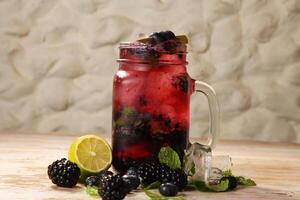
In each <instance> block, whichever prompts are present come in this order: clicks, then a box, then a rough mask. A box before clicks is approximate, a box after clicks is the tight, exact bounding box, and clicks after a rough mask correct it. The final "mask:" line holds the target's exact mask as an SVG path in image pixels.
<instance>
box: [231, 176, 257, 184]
mask: <svg viewBox="0 0 300 200" xmlns="http://www.w3.org/2000/svg"><path fill="white" fill-rule="evenodd" d="M235 178H236V180H237V183H238V185H244V186H255V185H256V183H255V181H254V180H252V179H250V178H245V177H243V176H236V177H235Z"/></svg>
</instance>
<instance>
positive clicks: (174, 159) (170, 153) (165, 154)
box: [158, 147, 181, 169]
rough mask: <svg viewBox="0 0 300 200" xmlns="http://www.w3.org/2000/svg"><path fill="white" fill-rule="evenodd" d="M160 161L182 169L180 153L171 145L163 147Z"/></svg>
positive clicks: (160, 152) (159, 155)
mask: <svg viewBox="0 0 300 200" xmlns="http://www.w3.org/2000/svg"><path fill="white" fill-rule="evenodd" d="M158 159H159V162H160V163H164V164H166V165H167V166H169V167H170V168H172V169H178V168H179V169H180V168H181V162H180V159H179V156H178V154H177V153H176V151H174V150H173V149H172V148H171V147H162V148H161V149H160V151H159V154H158Z"/></svg>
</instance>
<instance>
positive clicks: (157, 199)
mask: <svg viewBox="0 0 300 200" xmlns="http://www.w3.org/2000/svg"><path fill="white" fill-rule="evenodd" d="M144 192H145V194H146V195H147V196H148V197H150V199H151V200H185V198H184V197H183V196H174V197H167V196H162V195H160V194H157V193H155V192H152V191H150V190H144Z"/></svg>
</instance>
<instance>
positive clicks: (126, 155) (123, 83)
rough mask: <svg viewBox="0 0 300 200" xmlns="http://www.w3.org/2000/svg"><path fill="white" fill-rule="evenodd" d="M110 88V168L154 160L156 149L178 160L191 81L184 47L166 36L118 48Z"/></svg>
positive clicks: (183, 146) (185, 133) (186, 127)
mask: <svg viewBox="0 0 300 200" xmlns="http://www.w3.org/2000/svg"><path fill="white" fill-rule="evenodd" d="M118 61H119V64H120V66H119V70H118V72H117V73H116V75H115V78H114V86H113V128H112V130H113V137H112V148H113V166H114V168H115V169H116V170H117V171H125V170H127V169H128V168H129V167H131V166H137V165H138V164H140V163H142V162H144V161H147V160H153V159H157V154H158V152H159V150H160V148H161V147H162V146H170V147H171V148H173V149H174V150H175V151H176V152H177V153H178V154H179V156H180V158H181V159H182V158H183V155H184V150H185V149H186V147H187V143H188V132H189V104H190V96H191V94H192V92H193V89H194V80H193V79H191V78H190V76H189V75H188V74H187V71H186V64H187V62H186V45H185V44H184V43H182V42H181V41H180V40H179V39H178V38H176V37H175V36H174V34H173V33H172V32H169V31H167V32H160V33H156V34H153V35H152V36H150V38H149V41H147V42H144V43H142V42H134V43H121V45H120V59H119V60H118Z"/></svg>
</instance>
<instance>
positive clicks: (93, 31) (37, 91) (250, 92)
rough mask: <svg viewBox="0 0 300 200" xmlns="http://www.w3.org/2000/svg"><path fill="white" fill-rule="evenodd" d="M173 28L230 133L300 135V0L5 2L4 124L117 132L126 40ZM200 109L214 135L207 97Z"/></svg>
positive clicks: (0, 36)
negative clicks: (117, 85)
mask: <svg viewBox="0 0 300 200" xmlns="http://www.w3.org/2000/svg"><path fill="white" fill-rule="evenodd" d="M166 29H171V30H173V31H175V32H176V33H177V34H186V35H187V36H188V37H189V38H190V46H189V51H190V54H189V61H190V65H189V72H190V74H191V75H192V77H194V78H197V79H200V80H203V81H206V82H208V83H210V84H212V85H213V87H214V88H215V89H216V91H217V93H218V95H219V100H220V104H221V110H222V121H223V124H222V132H221V135H222V137H223V138H234V139H257V140H269V141H291V142H295V141H298V142H300V1H299V0H245V1H240V0H203V1H200V0H189V1H184V0H182V1H180V0H177V1H174V0H160V1H159V0H152V1H151V0H147V1H146V0H144V1H142V0H139V1H134V0H128V1H118V0H113V1H109V0H23V1H22V0H1V1H0V129H2V130H5V129H34V130H37V131H41V132H44V131H56V130H59V131H62V130H63V131H68V132H76V133H82V132H87V131H98V132H109V131H110V123H111V83H112V77H113V74H114V72H115V71H116V70H117V64H116V62H115V59H116V57H117V53H118V49H117V45H118V43H119V42H120V41H124V40H134V38H135V37H136V36H137V34H138V33H140V32H145V33H149V32H152V31H159V30H166ZM191 109H192V112H193V115H192V119H193V122H192V131H191V132H192V134H194V135H196V134H197V133H198V132H199V133H200V132H201V133H204V132H206V131H207V117H208V115H207V104H206V102H205V98H204V97H201V96H200V95H199V97H198V98H196V97H195V98H193V102H192V108H191Z"/></svg>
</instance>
